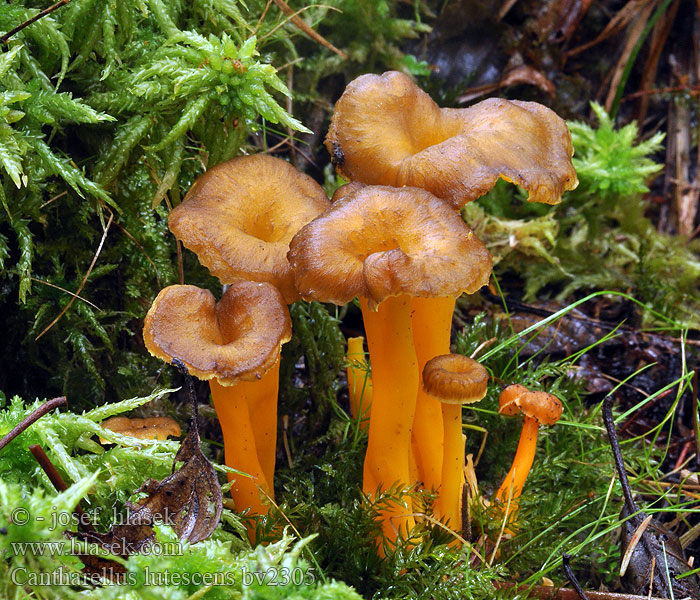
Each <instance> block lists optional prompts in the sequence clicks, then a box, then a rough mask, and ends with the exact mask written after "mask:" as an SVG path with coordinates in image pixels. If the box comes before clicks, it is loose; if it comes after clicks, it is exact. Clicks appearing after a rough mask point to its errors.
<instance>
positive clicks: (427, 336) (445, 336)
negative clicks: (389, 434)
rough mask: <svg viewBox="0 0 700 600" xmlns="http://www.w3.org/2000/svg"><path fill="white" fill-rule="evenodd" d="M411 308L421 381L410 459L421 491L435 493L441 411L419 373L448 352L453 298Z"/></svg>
mask: <svg viewBox="0 0 700 600" xmlns="http://www.w3.org/2000/svg"><path fill="white" fill-rule="evenodd" d="M411 308H412V309H413V317H412V324H413V343H414V346H415V349H416V355H417V358H418V372H419V373H420V377H421V380H420V386H419V389H418V398H417V400H416V415H415V417H414V419H413V439H412V443H413V456H414V457H415V461H416V468H417V471H418V478H419V480H420V481H421V482H422V485H423V487H424V488H425V489H428V490H430V489H433V490H437V489H438V488H439V487H440V485H441V482H442V460H443V443H444V441H443V408H442V406H441V404H440V402H439V401H438V400H437V399H436V398H434V397H433V396H431V395H430V394H428V393H427V392H426V391H425V386H424V382H423V369H424V367H425V364H426V363H427V362H428V361H429V360H430V359H431V358H433V357H434V356H438V355H440V354H447V353H448V352H449V351H450V332H451V328H452V314H453V313H454V308H455V298H454V297H453V296H448V297H443V298H413V300H412V301H411Z"/></svg>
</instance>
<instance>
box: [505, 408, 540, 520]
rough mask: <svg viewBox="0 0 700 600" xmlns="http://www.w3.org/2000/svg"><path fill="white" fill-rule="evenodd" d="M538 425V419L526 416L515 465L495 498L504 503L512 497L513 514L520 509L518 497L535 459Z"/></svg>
mask: <svg viewBox="0 0 700 600" xmlns="http://www.w3.org/2000/svg"><path fill="white" fill-rule="evenodd" d="M538 425H539V424H538V422H537V419H534V418H532V417H525V422H524V423H523V430H522V431H521V432H520V440H519V441H518V448H517V450H516V451H515V458H513V465H512V466H511V467H510V471H508V474H507V475H506V477H505V479H504V480H503V483H502V484H501V487H499V488H498V491H497V492H496V495H495V498H496V499H497V500H500V501H501V502H502V503H503V504H504V505H505V504H507V503H508V498H510V506H511V508H510V513H511V514H513V515H514V514H515V512H516V511H517V510H518V503H517V499H518V498H519V497H520V494H521V492H522V490H523V486H524V485H525V480H526V479H527V476H528V474H529V473H530V469H531V468H532V463H533V461H534V460H535V450H536V448H537V430H538Z"/></svg>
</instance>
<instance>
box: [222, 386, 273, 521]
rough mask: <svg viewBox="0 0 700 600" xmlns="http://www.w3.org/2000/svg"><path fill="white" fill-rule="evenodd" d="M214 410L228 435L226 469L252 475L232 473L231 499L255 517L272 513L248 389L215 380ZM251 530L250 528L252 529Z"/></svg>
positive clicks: (225, 442)
mask: <svg viewBox="0 0 700 600" xmlns="http://www.w3.org/2000/svg"><path fill="white" fill-rule="evenodd" d="M209 387H210V388H211V396H212V399H213V400H214V408H216V414H217V416H218V417H219V423H221V431H222V432H223V434H224V459H225V462H226V466H228V467H232V468H234V469H237V470H238V471H242V472H244V473H247V474H248V475H250V477H246V476H243V475H237V474H235V473H229V474H228V479H229V481H233V485H232V486H231V496H232V497H233V501H234V503H235V505H236V510H238V511H241V512H242V511H244V510H246V509H250V513H251V514H253V515H263V514H266V513H267V511H268V505H267V504H266V503H265V502H263V501H262V499H261V491H260V489H258V486H259V487H260V488H262V490H264V491H265V492H266V493H268V494H269V493H270V492H271V488H270V486H269V485H268V482H267V480H266V478H265V475H264V473H263V470H262V467H261V466H260V461H259V460H258V453H257V449H256V447H255V436H254V433H253V427H252V425H251V422H250V414H249V410H248V400H249V399H248V396H247V395H246V393H245V392H246V390H245V389H244V388H240V389H239V386H237V385H234V386H230V387H228V386H222V385H221V384H220V383H219V382H218V381H216V380H215V379H212V380H211V381H210V382H209ZM248 531H249V532H250V531H251V530H250V528H249V530H248Z"/></svg>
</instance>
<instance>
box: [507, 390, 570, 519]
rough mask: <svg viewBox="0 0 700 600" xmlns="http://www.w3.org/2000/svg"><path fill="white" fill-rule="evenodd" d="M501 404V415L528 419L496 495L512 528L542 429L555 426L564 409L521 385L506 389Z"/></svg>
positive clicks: (553, 400) (547, 397)
mask: <svg viewBox="0 0 700 600" xmlns="http://www.w3.org/2000/svg"><path fill="white" fill-rule="evenodd" d="M498 405H499V408H498V412H499V413H501V414H502V415H510V416H514V415H517V414H519V413H522V414H523V415H524V416H525V421H524V423H523V429H522V431H521V433H520V440H519V441H518V448H517V450H516V451H515V457H514V458H513V464H512V466H511V467H510V470H509V471H508V474H507V475H506V476H505V479H504V480H503V483H502V484H501V486H500V487H499V488H498V490H497V491H496V494H495V495H494V498H495V499H496V500H497V501H499V502H500V503H501V504H502V505H503V506H504V508H505V507H508V513H507V515H506V523H509V524H510V525H509V529H510V528H512V525H513V524H514V523H515V520H516V515H517V512H518V504H519V503H518V499H519V498H520V495H521V494H522V491H523V487H524V486H525V480H526V479H527V476H528V475H529V473H530V470H531V469H532V464H533V462H534V460H535V450H536V449H537V435H538V431H539V426H540V425H554V424H555V423H556V422H557V421H558V420H559V419H560V418H561V414H562V410H563V407H562V404H561V402H560V401H559V399H558V398H557V397H556V396H553V395H552V394H548V393H547V392H541V391H537V392H531V391H530V390H528V389H527V388H526V387H525V386H524V385H520V384H514V385H509V386H508V387H506V388H505V389H504V390H503V391H502V392H501V394H500V396H499V398H498Z"/></svg>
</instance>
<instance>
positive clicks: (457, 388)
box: [423, 354, 489, 404]
mask: <svg viewBox="0 0 700 600" xmlns="http://www.w3.org/2000/svg"><path fill="white" fill-rule="evenodd" d="M488 381H489V375H488V372H487V371H486V369H485V368H484V367H483V366H482V365H480V364H479V363H478V362H476V361H475V360H474V359H472V358H469V357H468V356H464V355H463V354H441V355H440V356H436V357H434V358H431V359H430V360H429V361H428V362H427V363H425V367H424V368H423V387H424V388H425V391H426V392H427V393H428V394H430V395H431V396H434V397H436V398H438V399H439V400H440V401H441V402H446V403H448V404H471V403H472V402H478V401H479V400H481V399H482V398H483V397H484V396H485V395H486V388H487V385H488Z"/></svg>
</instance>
